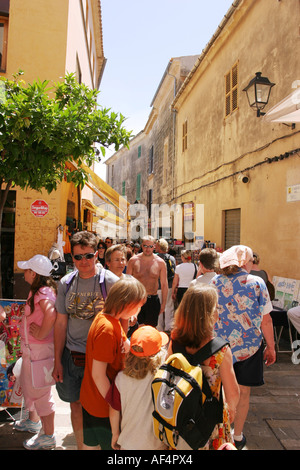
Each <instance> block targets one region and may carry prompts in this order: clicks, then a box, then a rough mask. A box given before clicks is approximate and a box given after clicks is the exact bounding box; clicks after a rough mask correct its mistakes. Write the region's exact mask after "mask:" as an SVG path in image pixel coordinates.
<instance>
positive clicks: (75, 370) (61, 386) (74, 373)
mask: <svg viewBox="0 0 300 470" xmlns="http://www.w3.org/2000/svg"><path fill="white" fill-rule="evenodd" d="M61 362H62V366H63V382H62V383H60V382H57V383H56V390H57V393H58V396H59V398H60V399H61V400H62V401H65V402H68V403H74V402H76V401H78V400H79V397H80V388H81V382H82V379H83V374H84V367H80V366H76V365H75V364H74V361H73V358H72V355H71V351H70V350H69V349H67V348H65V349H64V351H63V354H62V358H61Z"/></svg>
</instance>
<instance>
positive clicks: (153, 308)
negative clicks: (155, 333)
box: [126, 235, 168, 328]
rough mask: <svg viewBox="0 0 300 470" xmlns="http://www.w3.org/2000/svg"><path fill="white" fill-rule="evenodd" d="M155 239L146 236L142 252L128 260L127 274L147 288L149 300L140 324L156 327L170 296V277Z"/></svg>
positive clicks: (139, 316) (139, 317)
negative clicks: (159, 294) (158, 292)
mask: <svg viewBox="0 0 300 470" xmlns="http://www.w3.org/2000/svg"><path fill="white" fill-rule="evenodd" d="M154 249H155V239H154V238H153V237H152V236H150V235H149V236H148V235H147V236H145V237H144V238H143V240H142V253H139V254H137V255H135V256H133V257H132V258H130V260H129V261H128V264H127V270H126V274H131V275H132V276H134V277H135V278H136V279H138V280H139V281H140V282H141V283H142V284H143V285H144V286H145V287H146V290H147V302H146V303H145V305H143V307H142V308H141V311H140V313H139V315H138V322H139V324H140V325H151V326H153V327H154V328H155V327H156V326H157V323H158V316H159V315H160V314H162V313H163V312H164V311H165V306H166V301H167V296H168V278H167V267H166V263H165V262H164V260H163V259H162V258H160V257H159V256H157V255H156V254H155V253H154ZM158 281H160V285H161V294H162V296H161V302H160V300H159V297H158V294H157V291H158V285H159V283H158Z"/></svg>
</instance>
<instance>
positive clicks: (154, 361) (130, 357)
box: [123, 346, 166, 379]
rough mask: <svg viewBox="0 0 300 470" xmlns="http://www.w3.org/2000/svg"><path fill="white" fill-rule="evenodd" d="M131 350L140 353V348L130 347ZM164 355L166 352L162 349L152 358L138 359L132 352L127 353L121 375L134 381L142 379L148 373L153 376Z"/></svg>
mask: <svg viewBox="0 0 300 470" xmlns="http://www.w3.org/2000/svg"><path fill="white" fill-rule="evenodd" d="M132 349H133V350H135V351H137V352H142V351H143V350H142V348H141V347H140V346H132ZM165 355H166V350H165V349H164V348H162V349H161V350H160V351H159V352H158V353H156V354H154V355H153V356H147V357H140V356H139V357H138V356H135V355H134V354H133V353H132V352H130V351H129V352H128V354H127V355H126V359H125V368H124V369H123V373H124V374H125V375H128V376H129V377H132V378H134V379H143V378H144V377H146V375H147V374H148V372H150V373H151V374H155V372H156V371H157V369H158V368H159V367H160V366H161V364H162V362H163V360H164V358H165Z"/></svg>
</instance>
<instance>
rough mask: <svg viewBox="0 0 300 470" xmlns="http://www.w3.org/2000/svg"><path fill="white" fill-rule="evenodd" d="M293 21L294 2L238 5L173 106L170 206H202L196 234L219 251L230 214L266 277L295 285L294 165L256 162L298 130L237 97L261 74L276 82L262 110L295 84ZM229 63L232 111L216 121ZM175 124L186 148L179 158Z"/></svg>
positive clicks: (283, 146)
mask: <svg viewBox="0 0 300 470" xmlns="http://www.w3.org/2000/svg"><path fill="white" fill-rule="evenodd" d="M299 15H300V3H299V2H297V1H295V2H274V1H273V0H264V1H263V2H253V1H252V0H244V1H243V2H242V4H241V6H240V8H239V9H238V10H237V12H236V13H235V15H234V16H233V17H232V18H231V20H230V22H229V23H228V24H227V26H226V28H225V29H224V31H223V33H221V35H220V37H219V39H218V40H217V41H215V43H214V45H213V46H212V47H211V49H210V51H209V52H208V53H207V55H206V56H205V57H204V59H203V61H202V63H201V65H200V66H199V67H198V69H197V71H196V72H195V73H194V75H193V77H192V78H191V80H190V81H189V83H188V84H187V86H186V88H185V90H184V91H183V92H182V94H181V96H180V97H179V98H178V99H177V101H176V103H175V105H176V109H177V158H176V166H175V168H176V170H175V174H176V183H175V187H176V202H180V203H183V202H189V201H193V202H194V203H195V204H204V205H205V221H204V229H205V233H204V237H205V239H206V240H211V241H214V242H216V243H217V245H218V246H220V247H224V226H223V216H224V213H223V211H224V210H229V209H235V208H240V209H241V233H240V243H243V244H247V245H249V246H251V247H252V248H253V249H254V250H255V251H257V252H258V253H259V254H260V257H261V267H262V268H264V269H266V270H267V271H268V272H269V274H270V276H271V277H272V276H274V275H276V276H283V277H289V278H295V279H299V278H300V276H299V269H298V265H297V263H296V262H294V259H295V256H298V252H299V249H300V201H296V202H287V196H286V192H287V187H288V186H290V185H296V184H300V159H299V156H298V155H291V156H290V157H289V158H287V159H284V160H279V161H275V162H273V163H271V164H268V163H263V164H261V165H258V164H259V163H260V162H264V161H265V159H266V158H269V157H270V158H272V157H275V156H280V155H281V154H283V153H285V152H289V151H291V150H294V149H297V148H300V124H297V125H296V128H295V129H294V130H292V129H291V128H289V127H286V126H285V125H283V124H279V123H267V122H264V121H263V120H262V118H257V117H256V114H255V113H254V111H252V110H251V109H250V108H249V105H248V101H247V97H246V94H245V93H244V92H243V91H242V90H243V88H244V87H245V86H246V85H247V84H248V82H249V81H250V79H251V78H253V77H254V75H255V73H256V72H258V71H261V72H262V74H263V76H267V77H268V78H269V79H270V81H272V82H275V83H276V86H275V87H273V89H272V93H271V99H270V102H269V105H268V108H267V109H270V108H271V107H272V106H274V105H275V104H276V103H278V102H279V101H280V100H281V99H283V98H284V97H285V96H287V95H288V94H289V93H291V91H292V90H293V89H292V86H293V84H294V83H295V80H297V79H300V57H299V50H298V52H296V50H297V47H298V48H299ZM270 18H272V21H269V19H270ZM235 63H238V67H239V79H238V80H239V81H238V93H239V96H238V109H237V110H236V111H235V112H234V113H233V114H232V115H231V116H229V117H228V118H225V113H224V108H225V80H224V76H225V74H226V73H227V72H228V71H229V70H230V68H231V67H232V66H233V65H234V64H235ZM267 109H266V110H267ZM185 120H187V122H188V147H187V150H186V151H185V152H182V149H181V138H182V125H183V123H184V122H185ZM255 165H257V166H256V167H255ZM254 167H255V168H254ZM247 168H250V169H249V170H248V174H249V176H250V182H249V183H248V184H243V183H241V182H239V181H238V178H237V175H235V173H237V172H241V171H245V169H247ZM196 235H197V234H196Z"/></svg>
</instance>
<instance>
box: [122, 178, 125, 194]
mask: <svg viewBox="0 0 300 470" xmlns="http://www.w3.org/2000/svg"><path fill="white" fill-rule="evenodd" d="M125 194H126V185H125V181H122V196H125Z"/></svg>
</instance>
